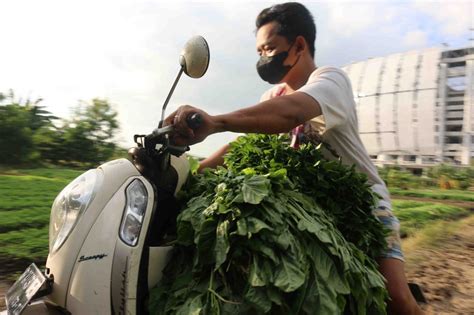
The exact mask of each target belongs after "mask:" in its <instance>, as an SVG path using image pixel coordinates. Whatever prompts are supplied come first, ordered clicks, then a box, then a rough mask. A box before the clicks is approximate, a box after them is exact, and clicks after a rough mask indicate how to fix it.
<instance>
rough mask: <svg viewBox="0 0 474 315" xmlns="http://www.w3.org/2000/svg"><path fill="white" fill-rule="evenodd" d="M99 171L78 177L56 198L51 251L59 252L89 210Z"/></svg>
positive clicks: (50, 233) (50, 242) (50, 231)
mask: <svg viewBox="0 0 474 315" xmlns="http://www.w3.org/2000/svg"><path fill="white" fill-rule="evenodd" d="M97 178H98V171H97V170H95V169H94V170H89V171H87V172H85V173H84V174H82V175H80V176H79V177H77V178H76V179H75V180H73V181H72V182H71V183H70V184H69V185H67V186H66V188H64V189H63V190H62V191H61V192H60V193H59V195H58V196H57V197H56V199H55V200H54V203H53V207H52V208H51V218H50V222H49V250H50V252H51V253H54V252H55V251H57V250H58V249H59V248H60V247H61V246H62V245H63V243H64V241H65V240H66V239H67V237H68V236H69V234H71V231H72V229H73V228H74V226H75V225H76V223H77V221H78V219H79V217H80V216H81V215H82V213H83V212H84V211H85V210H86V209H87V207H88V206H89V204H90V203H91V201H92V199H93V198H94V196H95V192H96V190H97V187H96V186H97Z"/></svg>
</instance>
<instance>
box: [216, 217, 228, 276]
mask: <svg viewBox="0 0 474 315" xmlns="http://www.w3.org/2000/svg"><path fill="white" fill-rule="evenodd" d="M228 231H229V221H228V220H224V221H222V222H220V223H219V224H218V225H217V230H216V247H215V250H214V251H215V260H216V264H215V267H214V270H217V269H219V267H220V266H221V265H222V264H223V263H224V262H225V261H226V259H227V253H228V252H229V248H230V247H229V236H228Z"/></svg>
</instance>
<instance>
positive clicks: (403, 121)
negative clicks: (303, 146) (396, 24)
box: [343, 48, 474, 166]
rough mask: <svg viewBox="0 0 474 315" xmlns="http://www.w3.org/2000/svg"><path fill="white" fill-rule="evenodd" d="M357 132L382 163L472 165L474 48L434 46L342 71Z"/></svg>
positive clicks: (379, 59) (351, 65)
mask: <svg viewBox="0 0 474 315" xmlns="http://www.w3.org/2000/svg"><path fill="white" fill-rule="evenodd" d="M343 69H344V70H345V71H346V73H347V74H348V76H349V77H350V79H351V82H352V88H353V92H354V97H355V100H356V104H357V115H358V120H359V121H358V122H359V133H360V136H361V139H362V141H363V142H364V145H365V147H366V148H367V151H368V152H369V154H370V156H371V157H372V159H373V160H374V161H375V162H376V163H377V164H379V165H383V164H405V165H417V166H423V165H430V164H434V163H440V162H448V163H456V164H465V165H466V164H469V163H470V161H471V159H472V158H473V157H474V104H473V102H474V48H464V49H455V50H446V49H441V48H431V49H426V50H422V51H409V52H405V53H398V54H393V55H389V56H386V57H378V58H371V59H368V60H366V61H362V62H355V63H352V64H350V65H347V66H345V67H343Z"/></svg>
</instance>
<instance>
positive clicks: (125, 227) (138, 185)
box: [120, 179, 148, 246]
mask: <svg viewBox="0 0 474 315" xmlns="http://www.w3.org/2000/svg"><path fill="white" fill-rule="evenodd" d="M125 195H126V198H127V201H126V205H125V210H124V214H123V217H122V224H121V225H120V238H121V239H122V241H124V242H125V243H126V244H127V245H129V246H135V245H137V242H138V237H139V236H140V230H141V228H142V223H143V217H144V216H145V210H146V206H147V204H148V193H147V191H146V188H145V185H143V183H142V181H141V180H138V179H135V180H134V181H133V182H132V183H131V184H130V185H128V187H127V189H126V191H125Z"/></svg>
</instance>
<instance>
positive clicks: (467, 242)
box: [406, 216, 474, 315]
mask: <svg viewBox="0 0 474 315" xmlns="http://www.w3.org/2000/svg"><path fill="white" fill-rule="evenodd" d="M406 254H407V255H406V256H407V263H406V273H407V278H408V279H409V281H411V282H415V283H418V284H419V285H420V286H421V287H422V290H423V292H424V294H425V297H426V299H427V301H428V305H426V307H425V310H426V311H427V314H459V315H461V314H463V315H466V314H474V216H471V217H469V218H467V219H466V220H465V221H464V223H463V224H462V225H461V227H460V229H459V230H457V231H456V232H454V233H453V234H451V235H448V236H446V238H442V239H440V241H439V242H437V243H436V244H435V245H430V246H428V247H426V248H422V247H420V248H417V249H415V250H414V251H412V252H409V253H406Z"/></svg>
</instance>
